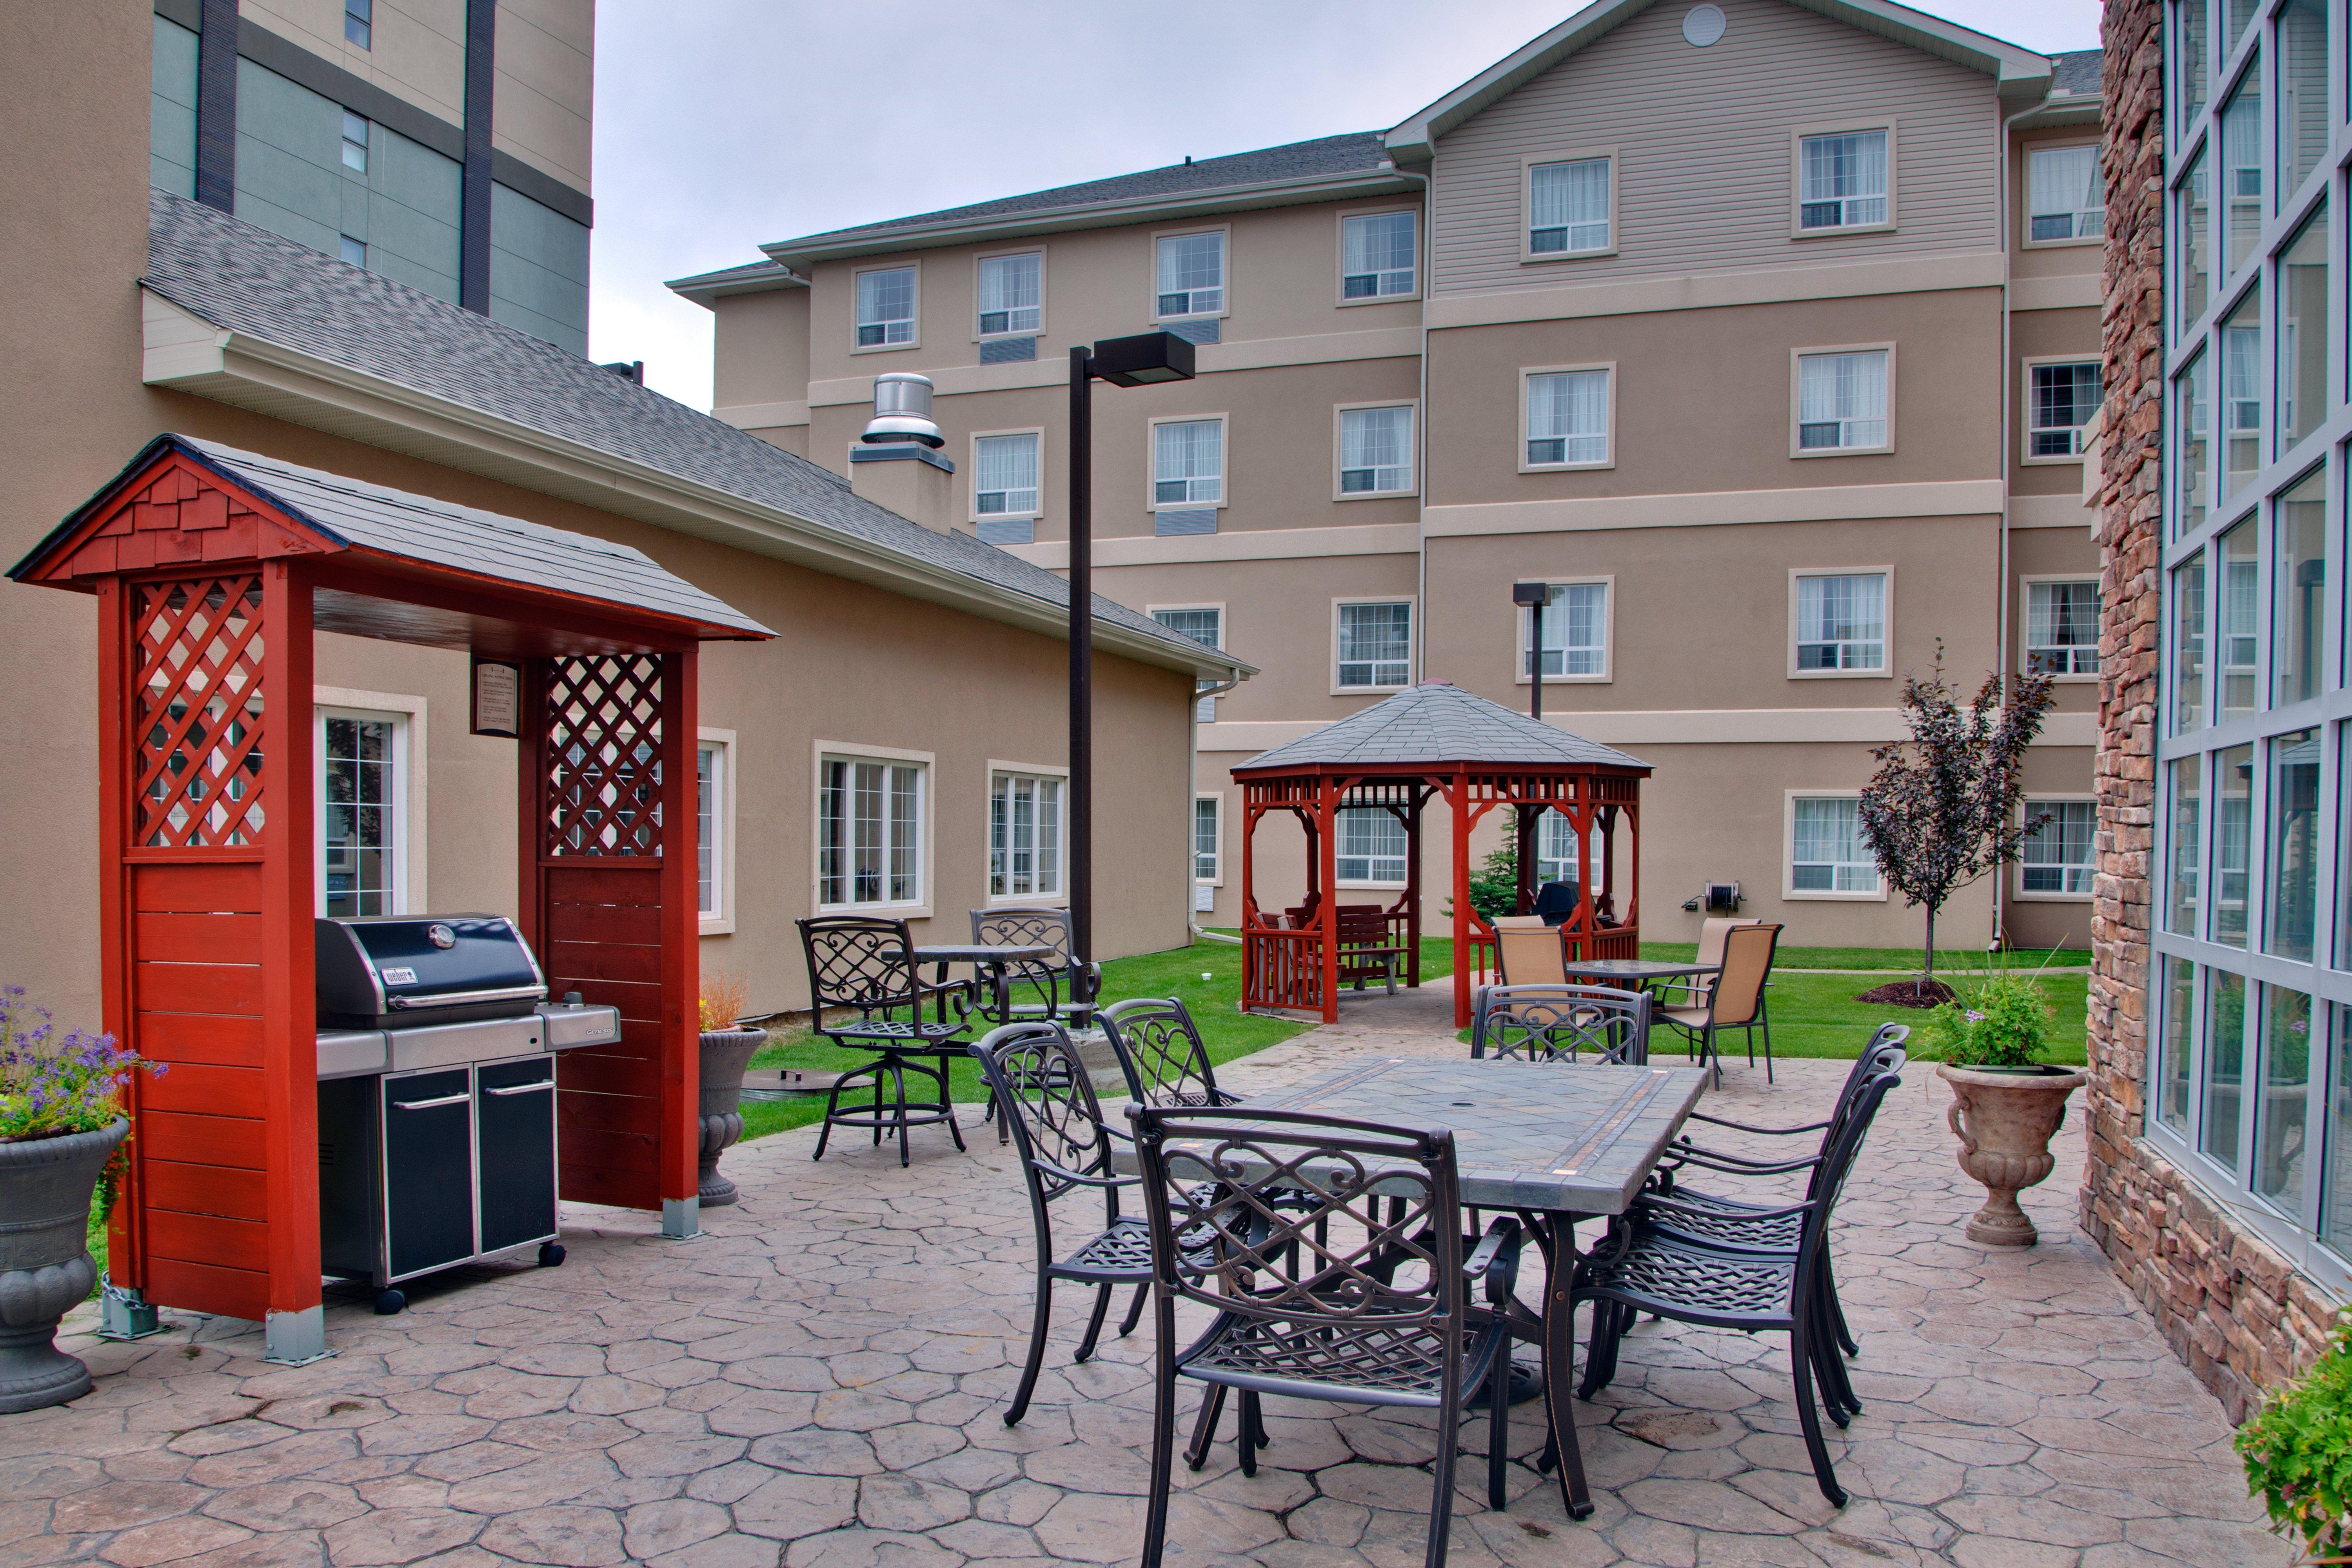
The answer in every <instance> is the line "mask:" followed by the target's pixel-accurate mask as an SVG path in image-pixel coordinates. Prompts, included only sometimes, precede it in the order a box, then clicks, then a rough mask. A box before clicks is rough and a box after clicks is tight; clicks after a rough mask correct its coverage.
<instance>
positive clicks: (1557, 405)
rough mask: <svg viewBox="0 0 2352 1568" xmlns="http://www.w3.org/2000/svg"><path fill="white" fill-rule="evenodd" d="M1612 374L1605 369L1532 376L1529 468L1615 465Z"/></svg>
mask: <svg viewBox="0 0 2352 1568" xmlns="http://www.w3.org/2000/svg"><path fill="white" fill-rule="evenodd" d="M1610 376H1611V372H1609V371H1605V370H1595V371H1547V372H1545V373H1543V374H1540V375H1531V376H1529V377H1528V378H1527V386H1528V393H1527V397H1528V434H1527V441H1528V447H1527V454H1528V464H1527V465H1528V467H1530V468H1573V467H1578V466H1580V465H1589V464H1601V463H1606V462H1608V461H1609V382H1610Z"/></svg>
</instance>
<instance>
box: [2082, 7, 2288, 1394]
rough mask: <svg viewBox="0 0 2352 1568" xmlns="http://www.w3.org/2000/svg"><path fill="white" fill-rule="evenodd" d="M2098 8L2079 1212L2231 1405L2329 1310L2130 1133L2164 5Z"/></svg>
mask: <svg viewBox="0 0 2352 1568" xmlns="http://www.w3.org/2000/svg"><path fill="white" fill-rule="evenodd" d="M2105 12H2106V15H2105V28H2104V37H2105V43H2106V70H2105V83H2104V88H2105V120H2106V130H2105V168H2106V176H2107V252H2106V278H2105V283H2106V287H2105V298H2106V306H2105V318H2104V323H2103V325H2104V333H2103V336H2104V339H2105V361H2106V365H2105V377H2106V380H2105V385H2106V388H2107V394H2106V403H2105V409H2104V411H2103V414H2102V420H2101V423H2102V426H2103V432H2102V435H2101V438H2100V446H2099V451H2100V479H2099V484H2100V488H2099V525H2098V526H2099V543H2100V546H2101V552H2100V554H2101V568H2100V582H2099V598H2100V604H2101V616H2102V622H2101V625H2100V630H2099V672H2100V674H2099V753H2098V762H2097V789H2098V798H2099V830H2098V840H2097V844H2096V852H2097V856H2098V872H2097V883H2096V884H2095V897H2094V903H2093V905H2092V916H2091V946H2092V957H2091V1002H2090V1060H2091V1082H2090V1085H2089V1087H2088V1089H2087V1090H2086V1091H2085V1094H2084V1106H2083V1110H2084V1113H2085V1114H2086V1115H2087V1117H2088V1119H2089V1120H2088V1125H2087V1128H2086V1132H2087V1134H2088V1142H2089V1147H2090V1158H2089V1163H2088V1166H2087V1167H2086V1169H2085V1170H2084V1177H2083V1195H2082V1218H2083V1226H2084V1229H2086V1230H2088V1231H2089V1232H2090V1234H2091V1236H2092V1237H2093V1239H2095V1240H2096V1241H2097V1242H2098V1244H2099V1245H2100V1246H2101V1247H2102V1248H2104V1249H2105V1251H2106V1254H2107V1257H2108V1258H2109V1260H2112V1261H2113V1263H2114V1265H2115V1269H2116V1273H2118V1274H2120V1275H2121V1276H2122V1277H2123V1280H2124V1282H2125V1283H2126V1285H2128V1286H2129V1287H2130V1288H2131V1291H2132V1292H2133V1293H2134V1294H2135V1295H2137V1297H2138V1298H2139V1300H2140V1302H2141V1304H2142V1305H2144V1306H2145V1307H2147V1310H2148V1312H2150V1313H2151V1314H2152V1315H2153V1316H2154V1317H2155V1318H2156V1320H2157V1322H2158V1325H2159V1326H2160V1327H2161V1328H2162V1329H2163V1331H2164V1333H2165V1335H2166V1337H2167V1338H2168V1339H2169V1340H2170V1341H2171V1343H2172V1348H2173V1350H2174V1351H2175V1352H2176V1353H2177V1354H2179V1356H2180V1358H2181V1360H2183V1361H2184V1362H2186V1363H2188V1364H2189V1371H2190V1372H2192V1373H2194V1374H2195V1375H2196V1376H2197V1377H2198V1379H2199V1380H2200V1381H2201V1382H2202V1383H2204V1385H2206V1386H2207V1387H2209V1388H2210V1389H2211V1390H2212V1391H2213V1393H2214V1395H2215V1396H2217V1397H2219V1398H2220V1399H2221V1404H2222V1406H2223V1407H2224V1408H2226V1409H2227V1410H2228V1411H2229V1413H2230V1416H2231V1419H2232V1420H2241V1421H2242V1420H2243V1419H2245V1417H2246V1416H2247V1415H2248V1414H2249V1413H2250V1410H2251V1407H2252V1404H2253V1402H2254V1400H2255V1398H2256V1397H2257V1396H2259V1394H2260V1393H2261V1391H2262V1390H2263V1389H2264V1388H2267V1387H2270V1386H2273V1385H2276V1384H2277V1383H2279V1382H2280V1381H2282V1380H2283V1379H2284V1378H2287V1377H2291V1376H2293V1375H2295V1374H2297V1373H2299V1372H2301V1371H2302V1370H2303V1369H2304V1368H2305V1367H2306V1366H2308V1365H2309V1364H2310V1363H2311V1361H2312V1359H2313V1358H2314V1357H2315V1355H2317V1354H2318V1353H2319V1351H2320V1350H2321V1349H2322V1348H2323V1346H2324V1345H2325V1343H2326V1339H2327V1335H2328V1325H2329V1324H2330V1323H2331V1322H2333V1321H2334V1317H2335V1313H2334V1311H2333V1310H2332V1309H2331V1308H2330V1307H2329V1306H2328V1304H2327V1302H2326V1301H2325V1299H2323V1298H2322V1297H2320V1296H2319V1295H2318V1294H2317V1293H2316V1292H2315V1291H2313V1290H2312V1289H2311V1288H2310V1286H2309V1284H2308V1282H2307V1281H2305V1280H2304V1279H2303V1278H2302V1277H2301V1276H2300V1275H2298V1274H2297V1273H2296V1272H2295V1271H2294V1269H2293V1268H2292V1266H2290V1265H2289V1263H2288V1262H2287V1260H2286V1259H2284V1257H2282V1256H2281V1255H2280V1254H2279V1253H2278V1252H2277V1251H2276V1250H2274V1249H2272V1248H2271V1247H2270V1246H2268V1245H2267V1244H2266V1243H2264V1242H2263V1241H2262V1240H2260V1239H2257V1238H2256V1237H2255V1236H2254V1235H2253V1234H2252V1232H2250V1231H2248V1230H2246V1229H2244V1228H2242V1227H2241V1226H2239V1225H2238V1224H2237V1223H2236V1222H2235V1221H2234V1220H2233V1219H2231V1218H2230V1216H2229V1215H2228V1214H2227V1213H2226V1212H2225V1211H2224V1210H2223V1209H2222V1208H2221V1207H2220V1206H2219V1205H2217V1204H2215V1203H2214V1202H2213V1201H2212V1200H2211V1198H2210V1197H2208V1196H2206V1195H2205V1194H2204V1193H2203V1192H2202V1191H2201V1190H2200V1188H2199V1187H2198V1186H2196V1185H2195V1184H2194V1183H2193V1182H2191V1181H2189V1179H2188V1178H2187V1177H2185V1176H2182V1175H2181V1173H2180V1172H2179V1170H2178V1169H2176V1168H2175V1167H2174V1166H2173V1165H2172V1163H2171V1162H2170V1161H2169V1160H2167V1159H2166V1158H2165V1157H2164V1156H2163V1155H2160V1154H2158V1152H2157V1151H2156V1150H2155V1149H2153V1148H2151V1147H2150V1146H2149V1145H2147V1143H2146V1142H2144V1141H2143V1140H2142V1139H2141V1138H2140V1137H2139V1135H2138V1134H2139V1129H2140V1126H2141V1121H2142V1114H2143V1111H2144V1108H2145V1099H2144V1093H2143V1091H2144V1089H2145V1082H2144V1080H2145V1078H2146V1072H2147V1026H2148V1009H2149V1008H2150V1006H2151V1005H2152V1004H2151V1000H2150V996H2149V984H2148V983H2149V980H2150V979H2151V974H2150V967H2149V953H2148V930H2149V921H2150V919H2151V918H2152V915H2153V908H2154V904H2153V898H2154V873H2155V866H2154V863H2153V852H2154V844H2155V833H2156V803H2157V789H2156V739H2157V733H2158V713H2157V692H2158V684H2157V683H2158V660H2159V656H2160V643H2159V638H2158V628H2159V624H2160V619H2161V615H2162V610H2163V604H2164V584H2163V560H2162V545H2163V538H2164V516H2163V512H2164V507H2163V440H2162V433H2163V409H2164V205H2163V191H2164V114H2163V105H2164V92H2163V89H2164V69H2163V68H2164V54H2163V19H2164V5H2163V0H2106V7H2105Z"/></svg>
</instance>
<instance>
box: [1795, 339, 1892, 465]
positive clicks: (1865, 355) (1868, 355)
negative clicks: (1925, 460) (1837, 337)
mask: <svg viewBox="0 0 2352 1568" xmlns="http://www.w3.org/2000/svg"><path fill="white" fill-rule="evenodd" d="M1886 360H1887V352H1886V350H1885V349H1853V350H1841V351H1840V352H1837V353H1832V354H1800V355H1798V356H1797V449H1798V450H1799V451H1801V452H1836V451H1841V450H1853V449H1856V448H1861V449H1870V448H1875V447H1883V446H1885V445H1886V444H1887V439H1886Z"/></svg>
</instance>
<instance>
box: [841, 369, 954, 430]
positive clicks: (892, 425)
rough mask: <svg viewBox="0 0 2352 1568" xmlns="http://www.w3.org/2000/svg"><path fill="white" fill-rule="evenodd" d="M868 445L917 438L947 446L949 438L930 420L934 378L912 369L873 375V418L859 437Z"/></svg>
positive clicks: (868, 421) (867, 422)
mask: <svg viewBox="0 0 2352 1568" xmlns="http://www.w3.org/2000/svg"><path fill="white" fill-rule="evenodd" d="M858 439H859V440H861V441H864V442H866V443H867V444H869V445H875V446H879V445H883V444H886V443H889V442H896V441H918V442H920V443H921V444H924V445H925V446H945V445H946V444H948V438H947V437H946V436H944V435H941V434H940V427H939V426H938V425H937V424H935V423H932V421H931V378H930V377H929V376H919V375H916V374H915V373H913V372H912V371H884V372H883V373H882V374H880V375H878V376H876V377H875V378H874V417H873V418H872V419H869V420H867V421H866V433H865V434H863V435H861V436H859V437H858Z"/></svg>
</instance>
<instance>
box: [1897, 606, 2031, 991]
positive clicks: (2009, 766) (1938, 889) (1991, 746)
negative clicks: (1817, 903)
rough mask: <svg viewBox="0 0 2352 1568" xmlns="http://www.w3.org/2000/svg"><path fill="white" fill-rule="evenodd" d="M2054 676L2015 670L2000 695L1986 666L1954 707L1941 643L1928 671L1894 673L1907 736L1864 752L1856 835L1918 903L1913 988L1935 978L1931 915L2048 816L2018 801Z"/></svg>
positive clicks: (2015, 850)
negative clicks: (1867, 759) (1923, 932)
mask: <svg viewBox="0 0 2352 1568" xmlns="http://www.w3.org/2000/svg"><path fill="white" fill-rule="evenodd" d="M2054 685H2055V683H2054V682H2053V681H2052V679H2051V678H2050V677H2049V676H2048V675H2031V674H2029V675H2019V676H2016V677H2014V679H2013V681H2012V683H2011V687H2010V694H2009V701H2008V702H2006V703H2004V702H2002V701H2001V681H2000V676H1998V675H1989V676H1987V677H1986V679H1985V683H1984V685H1982V686H1980V687H1979V688H1978V690H1977V694H1976V695H1975V696H1974V697H1972V698H1970V699H1969V701H1968V704H1967V706H1961V701H1960V694H1959V691H1958V688H1957V687H1955V686H1953V685H1949V684H1948V682H1946V681H1945V679H1944V650H1943V645H1942V644H1941V643H1938V644H1937V648H1936V670H1935V674H1933V675H1932V676H1930V677H1929V678H1928V679H1927V680H1924V681H1923V680H1920V679H1919V678H1918V677H1917V676H1916V675H1913V674H1909V673H1907V672H1906V674H1905V675H1904V677H1903V716H1904V720H1905V723H1906V725H1907V726H1908V727H1909V728H1910V731H1911V738H1910V739H1908V740H1900V741H1896V742H1895V743H1894V744H1893V745H1891V746H1882V747H1878V748H1876V749H1875V750H1874V751H1873V752H1872V753H1871V756H1872V758H1874V759H1875V760H1876V761H1877V763H1878V771H1877V772H1876V773H1875V774H1874V775H1872V777H1871V779H1870V782H1869V783H1867V784H1865V785H1864V786H1863V789H1862V812H1861V816H1862V836H1863V841H1864V842H1865V843H1867V844H1868V845H1869V846H1870V852H1871V856H1872V858H1873V859H1874V860H1875V861H1877V862H1878V874H1879V875H1881V876H1883V877H1885V879H1886V885H1887V886H1889V887H1891V888H1893V889H1894V890H1895V892H1897V893H1899V894H1902V895H1903V897H1904V901H1905V902H1906V903H1907V904H1914V905H1924V906H1925V907H1926V909H1927V957H1926V962H1925V963H1924V964H1923V965H1922V966H1921V969H1920V977H1919V988H1920V990H1921V991H1922V992H1924V991H1925V990H1926V988H1927V984H1928V982H1929V981H1931V980H1932V979H1933V978H1934V977H1935V973H1936V915H1937V912H1938V911H1940V910H1941V909H1942V908H1943V907H1944V902H1945V900H1947V899H1948V898H1950V897H1951V895H1952V894H1954V893H1955V892H1957V891H1958V890H1959V889H1960V888H1963V887H1965V886H1967V885H1968V884H1969V883H1972V882H1974V881H1976V880H1977V879H1978V878H1979V877H1981V876H1983V875H1984V874H1985V873H1988V872H1990V871H1993V870H1995V869H1996V868H1998V867H2000V866H2003V865H2007V864H2010V863H2011V862H2014V861H2016V860H2017V858H2018V857H2019V855H2020V853H2021V851H2022V849H2023V845H2024V841H2025V839H2026V836H2027V835H2028V834H2030V833H2032V831H2034V830H2035V829H2037V828H2039V827H2041V826H2042V824H2043V823H2044V822H2046V821H2049V820H2050V814H2049V813H2048V812H2046V811H2044V812H2042V813H2040V814H2038V815H2032V816H2025V815H2021V813H2020V810H2019V808H2020V806H2021V804H2022V802H2023V800H2024V796H2025V768H2024V764H2025V750H2026V747H2029V746H2032V744H2033V737H2035V736H2036V735H2038V734H2040V733H2041V730H2042V719H2043V718H2044V717H2046V716H2048V714H2049V711H2050V703H2051V698H2052V695H2053V687H2054Z"/></svg>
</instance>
